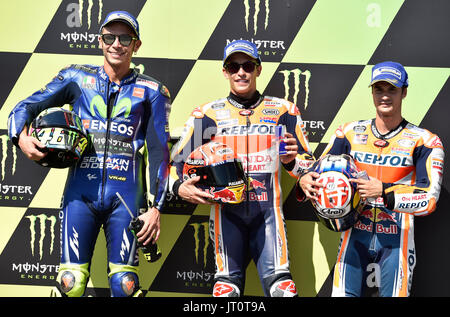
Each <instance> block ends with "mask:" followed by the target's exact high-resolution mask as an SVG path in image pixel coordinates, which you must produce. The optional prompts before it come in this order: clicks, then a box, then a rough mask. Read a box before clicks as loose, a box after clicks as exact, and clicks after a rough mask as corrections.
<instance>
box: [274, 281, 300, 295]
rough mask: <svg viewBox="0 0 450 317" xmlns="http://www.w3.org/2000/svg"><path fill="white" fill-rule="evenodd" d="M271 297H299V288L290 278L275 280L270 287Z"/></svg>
mask: <svg viewBox="0 0 450 317" xmlns="http://www.w3.org/2000/svg"><path fill="white" fill-rule="evenodd" d="M270 296H271V297H297V296H298V294H297V288H296V287H295V283H294V281H293V280H291V279H290V278H285V279H280V280H277V281H275V282H274V283H273V284H272V286H271V287H270Z"/></svg>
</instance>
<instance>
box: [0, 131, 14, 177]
mask: <svg viewBox="0 0 450 317" xmlns="http://www.w3.org/2000/svg"><path fill="white" fill-rule="evenodd" d="M0 139H1V143H2V160H1V173H2V181H3V180H4V179H5V176H6V159H7V158H8V140H9V137H8V136H7V135H2V136H0ZM11 150H12V155H13V165H12V168H11V174H12V175H14V173H15V172H16V161H17V152H16V147H15V146H11Z"/></svg>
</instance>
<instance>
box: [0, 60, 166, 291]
mask: <svg viewBox="0 0 450 317" xmlns="http://www.w3.org/2000/svg"><path fill="white" fill-rule="evenodd" d="M64 104H69V105H70V110H72V111H74V112H75V113H77V114H78V115H79V116H80V118H81V119H82V122H83V125H84V127H85V128H86V130H87V132H88V135H89V137H90V141H91V142H90V143H91V144H90V146H89V147H88V148H87V149H86V150H85V152H84V155H83V156H82V158H81V160H80V161H79V162H78V163H77V164H76V165H75V166H73V167H71V168H70V171H69V174H68V179H67V183H66V188H65V192H64V197H63V205H62V212H61V228H62V234H61V239H62V241H61V265H60V271H59V276H58V282H60V284H61V285H60V289H61V290H62V291H63V293H65V294H67V295H69V296H80V295H82V294H83V293H84V290H85V287H86V283H87V280H88V277H89V265H90V261H91V257H92V253H93V250H94V246H95V242H96V239H97V235H98V233H99V230H100V227H101V226H103V229H104V231H105V236H106V241H107V249H108V262H109V270H108V271H109V281H110V287H111V293H112V296H130V295H133V294H134V293H136V291H138V289H139V281H138V277H137V267H138V256H137V247H136V241H135V239H134V237H133V235H132V234H131V233H130V232H129V230H128V229H127V228H128V225H129V223H130V220H131V217H130V215H129V214H128V212H127V210H126V209H125V207H124V205H123V204H122V203H121V202H120V200H119V199H118V197H117V195H116V192H119V193H120V195H121V196H122V197H123V199H124V200H125V202H126V204H127V205H128V207H129V208H130V209H131V210H132V212H134V213H135V216H138V212H139V210H140V209H147V208H148V207H151V206H154V207H156V208H157V209H161V207H162V204H163V201H164V198H165V195H166V190H167V186H166V185H167V177H168V161H169V149H168V143H167V142H168V139H169V133H168V131H169V130H168V115H169V112H170V97H169V93H168V91H167V88H165V86H163V85H162V84H161V83H159V82H157V81H155V80H154V79H152V78H150V77H148V76H145V75H142V74H139V73H138V72H137V71H136V70H132V71H131V73H130V74H129V75H128V76H127V77H126V78H124V79H123V80H122V81H121V82H120V84H116V83H114V82H111V81H110V80H109V78H108V76H107V74H106V73H105V71H104V69H103V67H98V66H91V65H71V66H70V67H67V68H65V69H62V70H61V71H60V72H59V74H58V75H57V76H55V77H54V78H53V80H52V81H51V82H50V83H49V84H47V86H46V87H45V88H44V89H41V90H40V91H37V92H35V93H34V94H33V95H32V96H30V97H29V98H27V99H25V100H23V101H21V102H20V103H19V104H17V106H16V107H15V108H14V109H13V110H12V112H11V114H10V116H9V119H8V132H9V137H10V138H11V140H12V142H13V143H14V144H16V145H17V143H18V137H19V135H20V133H21V131H22V130H23V128H24V126H29V125H30V123H31V121H32V120H33V119H34V118H35V117H36V116H37V115H38V114H39V113H40V112H41V111H43V110H44V109H47V108H49V107H61V106H63V105H64ZM72 279H75V282H74V281H72Z"/></svg>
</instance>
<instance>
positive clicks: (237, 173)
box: [183, 141, 247, 204]
mask: <svg viewBox="0 0 450 317" xmlns="http://www.w3.org/2000/svg"><path fill="white" fill-rule="evenodd" d="M196 176H200V180H199V181H198V182H197V183H196V186H197V187H199V188H200V189H202V190H204V191H206V192H208V193H211V194H213V195H214V198H212V199H211V200H212V201H213V202H216V203H230V204H239V203H241V202H242V201H243V199H244V197H243V193H244V190H245V187H246V183H247V181H246V176H245V173H244V169H243V167H242V163H241V161H240V160H239V159H238V158H237V155H236V153H235V152H234V151H233V149H232V148H230V147H229V146H227V145H226V144H223V143H219V142H214V141H211V142H208V143H206V144H203V145H202V146H199V147H198V148H196V149H195V150H194V151H193V152H192V153H191V154H190V155H189V157H188V158H187V160H186V162H185V163H184V167H183V180H187V179H189V178H191V177H196Z"/></svg>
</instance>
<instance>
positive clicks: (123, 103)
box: [90, 95, 131, 119]
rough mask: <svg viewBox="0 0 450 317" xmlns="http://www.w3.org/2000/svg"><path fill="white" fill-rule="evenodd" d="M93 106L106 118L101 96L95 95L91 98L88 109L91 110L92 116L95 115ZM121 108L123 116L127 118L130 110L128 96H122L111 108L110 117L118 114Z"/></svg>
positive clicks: (105, 107) (105, 109) (105, 108)
mask: <svg viewBox="0 0 450 317" xmlns="http://www.w3.org/2000/svg"><path fill="white" fill-rule="evenodd" d="M95 108H96V109H97V112H98V114H99V115H100V116H101V117H102V118H104V119H106V117H107V106H106V104H105V101H104V100H103V98H102V97H101V96H100V95H96V96H95V97H94V98H92V100H91V104H90V110H91V115H92V116H93V117H94V116H96V113H95ZM122 108H125V114H124V117H125V118H128V116H129V115H130V111H131V100H130V98H122V99H120V100H119V102H118V103H117V104H116V105H115V106H114V108H113V109H112V113H111V118H113V117H115V116H116V115H117V114H119V112H120V111H121V110H122Z"/></svg>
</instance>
